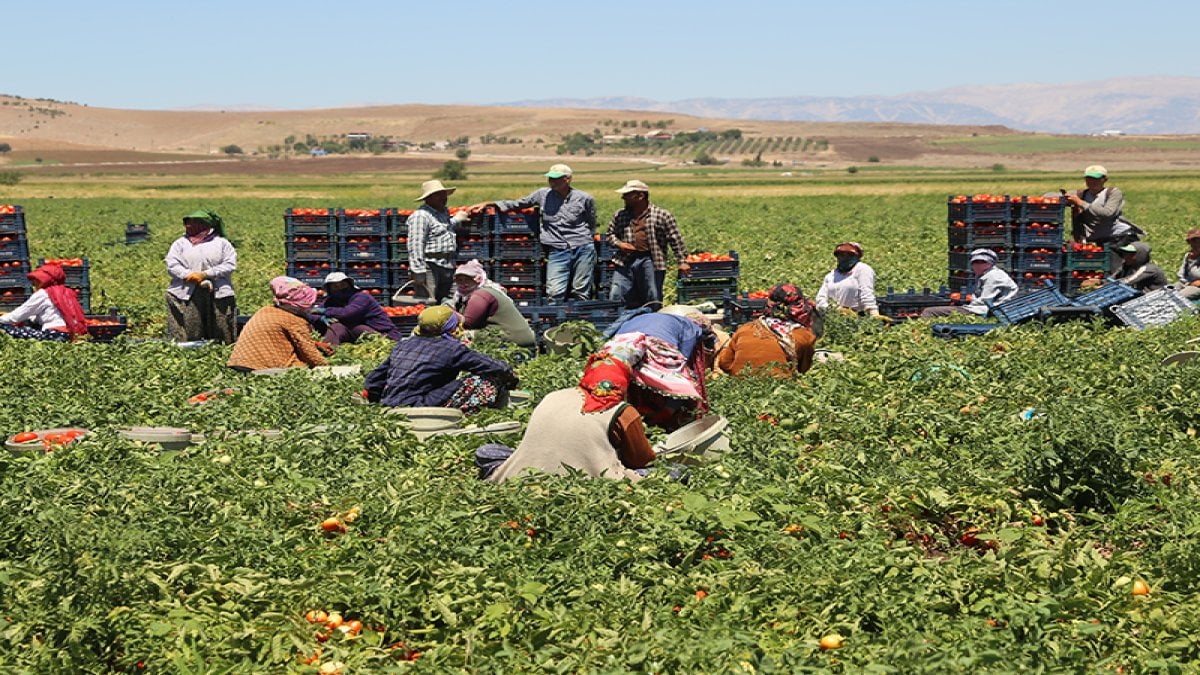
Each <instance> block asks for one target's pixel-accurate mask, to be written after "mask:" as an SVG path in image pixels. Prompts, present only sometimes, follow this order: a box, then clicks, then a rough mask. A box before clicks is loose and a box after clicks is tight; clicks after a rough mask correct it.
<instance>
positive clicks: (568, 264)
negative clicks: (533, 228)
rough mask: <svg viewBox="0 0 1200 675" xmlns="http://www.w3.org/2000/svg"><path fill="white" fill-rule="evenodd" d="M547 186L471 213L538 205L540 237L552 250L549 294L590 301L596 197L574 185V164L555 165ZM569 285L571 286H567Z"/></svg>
mask: <svg viewBox="0 0 1200 675" xmlns="http://www.w3.org/2000/svg"><path fill="white" fill-rule="evenodd" d="M544 175H545V176H546V181H547V183H549V185H548V186H547V187H544V188H541V189H540V190H536V191H534V192H532V193H530V194H529V195H527V196H525V197H522V198H521V199H513V200H505V201H498V202H483V203H480V204H475V205H474V206H471V207H470V211H471V212H472V213H478V212H479V211H482V210H483V209H485V208H488V207H495V208H497V209H499V210H500V211H511V210H513V209H524V208H529V207H531V206H536V207H538V209H540V210H541V212H542V224H541V228H540V231H539V234H538V238H539V239H540V240H541V242H542V244H543V245H545V246H546V248H547V249H549V254H548V256H547V259H546V297H547V300H549V301H550V302H551V303H561V302H562V301H563V300H564V299H566V298H567V297H568V296H569V297H570V298H572V299H575V300H587V299H588V298H590V297H591V295H592V270H593V269H595V267H596V246H595V244H594V243H593V237H594V236H595V232H596V200H594V199H592V196H591V195H590V194H588V193H586V192H584V191H583V190H577V189H575V188H573V187H571V176H572V172H571V167H569V166H567V165H566V164H555V165H554V166H551V167H550V170H549V171H547V172H546V173H545V174H544ZM568 285H569V287H570V288H568Z"/></svg>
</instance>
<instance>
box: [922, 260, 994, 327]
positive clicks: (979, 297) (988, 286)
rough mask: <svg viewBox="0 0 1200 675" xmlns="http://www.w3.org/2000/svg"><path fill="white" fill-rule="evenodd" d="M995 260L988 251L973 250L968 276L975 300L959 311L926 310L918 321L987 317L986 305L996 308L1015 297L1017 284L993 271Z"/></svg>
mask: <svg viewBox="0 0 1200 675" xmlns="http://www.w3.org/2000/svg"><path fill="white" fill-rule="evenodd" d="M998 261H999V257H997V256H996V252H995V251H993V250H991V249H988V248H977V249H975V250H974V251H971V273H972V274H974V275H975V297H974V299H972V300H971V302H969V303H967V304H966V305H964V306H962V307H958V306H956V305H939V306H937V307H926V308H925V309H924V310H922V311H921V318H922V319H929V318H933V317H939V316H950V315H951V314H974V315H976V316H987V315H988V314H989V313H990V312H991V311H992V309H991V308H990V307H988V302H991V303H992V304H993V305H998V304H1000V303H1002V302H1005V301H1006V300H1011V299H1012V298H1013V297H1014V296H1016V294H1017V290H1018V289H1017V282H1015V281H1013V280H1012V277H1010V276H1008V272H1005V271H1004V270H1002V269H1000V268H999V267H996V263H997V262H998Z"/></svg>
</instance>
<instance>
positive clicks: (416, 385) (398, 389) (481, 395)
mask: <svg viewBox="0 0 1200 675" xmlns="http://www.w3.org/2000/svg"><path fill="white" fill-rule="evenodd" d="M461 335H462V317H461V316H460V315H459V314H458V313H456V312H455V311H454V310H452V309H450V308H449V307H447V306H446V305H436V306H433V307H426V308H425V309H424V310H422V311H421V313H420V315H418V316H417V330H416V332H415V333H414V334H413V335H412V337H408V338H405V339H403V340H401V341H400V342H398V343H396V346H395V347H394V348H392V352H391V354H389V355H388V357H387V359H385V360H384V362H383V363H381V364H379V366H378V367H376V368H375V370H372V371H371V372H370V373H369V374H367V377H366V381H365V383H364V384H365V389H366V398H367V400H368V401H370V402H372V403H382V404H383V405H386V406H391V407H399V406H420V407H445V408H457V409H459V410H461V411H463V412H464V413H466V414H474V413H477V412H479V411H480V410H482V409H483V408H489V407H491V408H502V407H504V406H505V405H506V404H507V399H508V390H509V389H512V388H515V387H516V386H517V384H518V381H517V377H516V375H515V374H514V373H513V369H512V366H510V365H508V364H507V363H504V362H503V361H499V360H497V359H494V358H492V357H490V356H487V355H486V354H480V353H479V352H477V351H474V350H472V349H471V348H470V347H468V346H467V345H465V344H463V342H462V341H461V340H460V339H459V338H460V336H461ZM461 372H468V373H470V376H468V377H465V378H462V379H459V378H458V375H459V373H461Z"/></svg>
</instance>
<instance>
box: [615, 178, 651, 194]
mask: <svg viewBox="0 0 1200 675" xmlns="http://www.w3.org/2000/svg"><path fill="white" fill-rule="evenodd" d="M649 191H650V186H649V185H646V184H645V183H643V182H642V181H640V180H631V181H628V182H626V183H625V184H624V185H622V186H621V187H619V188H617V189H616V192H617V193H618V194H622V195H624V194H629V193H630V192H649Z"/></svg>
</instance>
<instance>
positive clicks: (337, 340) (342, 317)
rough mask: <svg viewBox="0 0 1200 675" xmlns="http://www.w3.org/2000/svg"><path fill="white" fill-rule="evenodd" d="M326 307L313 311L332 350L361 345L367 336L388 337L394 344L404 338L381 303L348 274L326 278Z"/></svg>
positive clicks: (314, 308) (342, 273) (319, 327)
mask: <svg viewBox="0 0 1200 675" xmlns="http://www.w3.org/2000/svg"><path fill="white" fill-rule="evenodd" d="M324 285H325V303H324V304H323V305H321V306H319V307H313V308H312V312H311V313H312V315H313V318H312V324H313V328H316V329H317V332H318V333H321V334H322V335H324V336H325V341H326V342H328V343H329V346H331V347H334V348H336V347H337V346H338V345H340V344H342V343H343V342H358V338H360V337H362V336H363V335H366V334H367V333H370V334H373V335H385V336H387V337H389V338H391V339H393V340H399V339H401V338H403V337H404V335H402V334H401V333H400V329H399V328H397V327H396V325H395V324H394V323H392V318H391V317H389V316H388V315H387V313H386V312H384V311H383V307H381V306H380V305H379V301H378V300H376V299H375V298H374V297H372V296H371V294H370V293H368V292H366V291H364V290H362V289H359V288H358V287H356V286H355V285H354V280H353V279H351V278H350V277H348V276H346V274H345V273H344V272H330V273H329V274H327V275H325V284H324Z"/></svg>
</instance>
